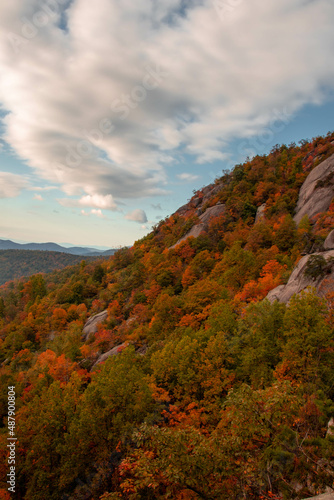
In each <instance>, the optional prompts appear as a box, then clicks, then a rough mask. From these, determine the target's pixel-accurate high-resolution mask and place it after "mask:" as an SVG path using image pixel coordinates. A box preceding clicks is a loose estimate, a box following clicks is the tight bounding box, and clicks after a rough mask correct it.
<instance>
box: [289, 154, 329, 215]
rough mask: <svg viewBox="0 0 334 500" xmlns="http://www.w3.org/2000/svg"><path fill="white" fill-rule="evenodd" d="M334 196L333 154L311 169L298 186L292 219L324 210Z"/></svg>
mask: <svg viewBox="0 0 334 500" xmlns="http://www.w3.org/2000/svg"><path fill="white" fill-rule="evenodd" d="M333 196H334V155H332V156H330V157H329V158H327V160H325V161H323V162H322V163H320V165H318V166H317V167H315V169H313V170H312V172H311V173H310V174H309V175H308V177H307V178H306V180H305V182H304V184H303V185H302V187H301V188H300V191H299V198H298V203H297V207H296V214H295V216H294V221H295V222H296V224H299V222H300V221H301V219H302V217H303V216H304V215H308V216H309V218H310V219H311V218H312V217H314V216H315V215H316V214H318V213H320V212H326V211H327V210H328V208H329V205H330V203H331V201H332V199H333Z"/></svg>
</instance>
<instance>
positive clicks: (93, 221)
mask: <svg viewBox="0 0 334 500" xmlns="http://www.w3.org/2000/svg"><path fill="white" fill-rule="evenodd" d="M0 19H1V26H0V29H1V38H0V71H1V75H2V78H1V82H0V105H1V112H0V118H1V125H0V134H1V141H0V146H1V149H0V204H1V212H0V213H1V220H0V238H6V239H7V238H9V239H14V240H20V241H36V242H45V241H55V242H57V243H63V242H67V243H72V244H74V245H87V246H104V247H116V246H120V245H130V244H132V243H133V242H134V241H135V240H137V239H139V238H140V237H142V236H144V235H145V234H147V232H149V230H150V229H151V227H152V225H154V224H155V223H156V222H157V221H159V220H160V219H162V218H164V217H166V215H169V214H171V213H173V212H174V211H175V210H176V209H177V208H178V207H179V206H180V205H182V204H184V203H185V202H186V201H187V199H189V198H190V197H191V196H192V192H193V190H194V189H198V188H200V187H202V186H204V185H206V184H208V183H210V182H212V181H213V180H214V178H215V177H217V176H219V175H220V174H221V171H222V170H224V169H229V168H231V167H232V166H233V165H234V164H235V163H239V162H242V161H244V160H245V158H246V156H253V155H255V154H263V153H267V152H269V151H270V149H271V148H272V147H273V146H274V145H275V144H277V143H279V144H281V143H286V144H289V143H291V142H293V141H295V142H298V141H299V140H300V139H305V138H309V139H311V138H312V137H315V136H318V135H323V134H326V133H327V132H328V131H332V130H333V129H334V126H333V118H332V117H333V116H334V64H333V56H332V54H333V49H334V33H333V31H334V30H333V29H332V27H333V24H334V4H333V2H332V1H331V0H281V1H280V2H277V0H267V1H266V2H263V1H262V0H261V1H260V0H248V1H246V0H192V1H185V0H168V1H167V0H154V1H153V0H143V1H142V2H139V3H138V4H134V3H133V2H130V0H96V1H95V2H91V1H89V0H72V1H68V0H43V1H42V2H41V1H40V0H39V1H37V0H36V1H35V0H27V1H26V2H22V0H13V1H11V2H10V3H4V4H3V5H1V6H0Z"/></svg>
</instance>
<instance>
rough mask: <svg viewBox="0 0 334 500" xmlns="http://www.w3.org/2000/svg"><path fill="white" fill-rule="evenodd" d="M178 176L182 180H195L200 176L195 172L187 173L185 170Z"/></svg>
mask: <svg viewBox="0 0 334 500" xmlns="http://www.w3.org/2000/svg"><path fill="white" fill-rule="evenodd" d="M176 177H178V178H179V179H180V180H181V181H195V180H196V179H198V177H199V176H198V175H194V174H187V173H186V172H185V173H183V174H177V176H176Z"/></svg>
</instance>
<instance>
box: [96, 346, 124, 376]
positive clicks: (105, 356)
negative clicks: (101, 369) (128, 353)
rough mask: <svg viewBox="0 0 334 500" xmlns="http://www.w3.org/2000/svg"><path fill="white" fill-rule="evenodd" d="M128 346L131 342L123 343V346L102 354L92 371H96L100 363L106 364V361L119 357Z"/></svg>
mask: <svg viewBox="0 0 334 500" xmlns="http://www.w3.org/2000/svg"><path fill="white" fill-rule="evenodd" d="M128 345H129V342H123V344H120V345H117V346H115V347H113V348H112V349H110V351H107V352H105V353H103V354H101V356H99V357H98V358H97V360H96V361H95V363H94V364H93V366H92V370H93V369H94V367H95V366H97V365H99V364H100V363H104V361H106V360H107V359H108V358H110V357H112V356H117V354H119V353H121V352H122V350H123V349H125V347H127V346H128Z"/></svg>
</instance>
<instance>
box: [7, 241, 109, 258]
mask: <svg viewBox="0 0 334 500" xmlns="http://www.w3.org/2000/svg"><path fill="white" fill-rule="evenodd" d="M0 250H44V251H48V252H62V253H69V254H71V255H85V256H90V257H94V256H103V257H107V256H108V255H114V253H115V252H116V249H114V248H111V249H110V250H105V251H100V250H97V249H96V248H88V247H70V248H66V247H62V246H61V245H58V244H57V243H52V242H48V243H23V244H21V243H15V242H14V241H11V240H2V239H0Z"/></svg>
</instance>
